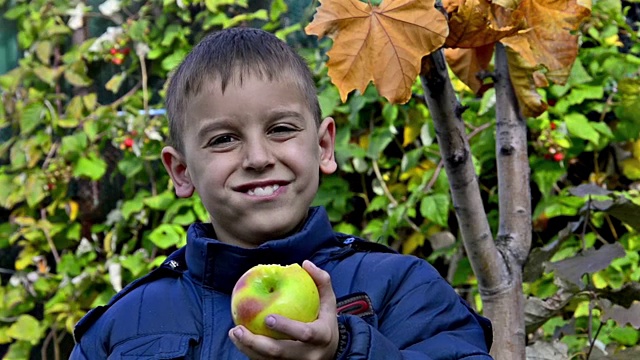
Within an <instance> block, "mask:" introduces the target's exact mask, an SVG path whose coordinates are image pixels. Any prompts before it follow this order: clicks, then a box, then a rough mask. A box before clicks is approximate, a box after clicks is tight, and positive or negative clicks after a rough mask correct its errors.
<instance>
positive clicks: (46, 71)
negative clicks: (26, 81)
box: [33, 66, 64, 86]
mask: <svg viewBox="0 0 640 360" xmlns="http://www.w3.org/2000/svg"><path fill="white" fill-rule="evenodd" d="M62 70H64V69H63V68H62V67H59V68H58V70H54V69H52V68H49V67H46V66H38V67H36V68H35V69H33V73H34V74H36V76H37V77H39V78H40V80H42V81H44V82H46V83H47V84H49V85H51V86H53V84H54V83H55V81H56V79H57V78H58V77H59V76H60V73H61V72H62Z"/></svg>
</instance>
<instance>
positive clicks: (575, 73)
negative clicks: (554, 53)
mask: <svg viewBox="0 0 640 360" xmlns="http://www.w3.org/2000/svg"><path fill="white" fill-rule="evenodd" d="M590 81H593V78H592V77H591V76H590V75H589V73H588V72H587V70H586V69H585V68H584V66H583V65H582V61H580V59H579V58H578V59H576V61H575V62H574V63H573V67H572V68H571V74H570V75H569V79H568V83H569V84H570V85H572V86H575V85H580V84H585V83H588V82H590Z"/></svg>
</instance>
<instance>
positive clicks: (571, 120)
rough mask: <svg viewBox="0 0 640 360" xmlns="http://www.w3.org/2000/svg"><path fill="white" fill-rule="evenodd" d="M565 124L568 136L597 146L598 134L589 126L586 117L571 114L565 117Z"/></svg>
mask: <svg viewBox="0 0 640 360" xmlns="http://www.w3.org/2000/svg"><path fill="white" fill-rule="evenodd" d="M564 121H565V123H566V124H567V130H568V131H569V134H571V135H573V136H576V137H579V138H580V139H584V140H589V141H591V142H592V143H594V144H597V143H598V141H599V140H600V134H598V132H597V131H596V130H595V129H594V128H593V126H591V123H590V122H589V119H587V118H586V116H584V115H582V114H578V113H571V114H568V115H566V116H565V118H564Z"/></svg>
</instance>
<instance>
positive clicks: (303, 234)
mask: <svg viewBox="0 0 640 360" xmlns="http://www.w3.org/2000/svg"><path fill="white" fill-rule="evenodd" d="M213 236H215V232H214V230H213V227H212V226H211V224H208V223H207V224H204V223H196V224H193V225H191V226H190V227H189V230H188V231H187V245H186V254H185V257H186V262H187V268H188V272H189V274H190V276H191V277H192V278H193V279H194V280H195V281H196V282H198V283H201V284H202V285H203V286H205V287H209V288H212V289H213V290H216V291H220V292H223V293H227V294H230V293H231V291H232V290H233V286H234V285H235V283H236V281H237V280H238V279H239V278H240V276H242V274H244V273H245V272H246V271H247V270H249V269H250V268H251V267H253V266H255V265H258V264H280V265H289V264H293V263H299V264H301V263H302V262H303V261H304V260H305V259H309V258H311V256H312V255H313V254H314V253H315V252H316V251H318V250H320V249H321V248H323V247H327V246H331V245H334V246H335V245H337V244H338V241H337V240H336V238H335V236H334V233H333V229H332V227H331V223H330V222H329V218H328V216H327V213H326V211H325V210H324V208H322V207H314V208H310V209H309V213H308V216H307V221H306V223H305V225H304V226H303V228H302V229H301V230H300V231H298V232H297V233H295V234H293V235H291V236H289V237H287V238H284V239H279V240H272V241H267V242H266V243H264V244H262V245H260V246H259V247H257V248H254V249H245V248H240V247H237V246H233V245H229V244H225V243H222V242H220V241H219V240H217V239H215V238H213Z"/></svg>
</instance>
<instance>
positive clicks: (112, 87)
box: [104, 72, 127, 94]
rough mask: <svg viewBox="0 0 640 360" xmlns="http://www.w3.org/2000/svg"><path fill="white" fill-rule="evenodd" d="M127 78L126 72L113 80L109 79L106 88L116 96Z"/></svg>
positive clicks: (116, 75) (112, 78)
mask: <svg viewBox="0 0 640 360" xmlns="http://www.w3.org/2000/svg"><path fill="white" fill-rule="evenodd" d="M126 78H127V74H126V73H125V72H121V73H119V74H115V75H113V76H112V77H111V79H109V81H107V83H106V84H105V85H104V88H105V89H107V90H109V91H111V92H112V93H114V94H115V93H117V92H118V91H119V90H120V86H121V85H122V82H123V81H124V79H126Z"/></svg>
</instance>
